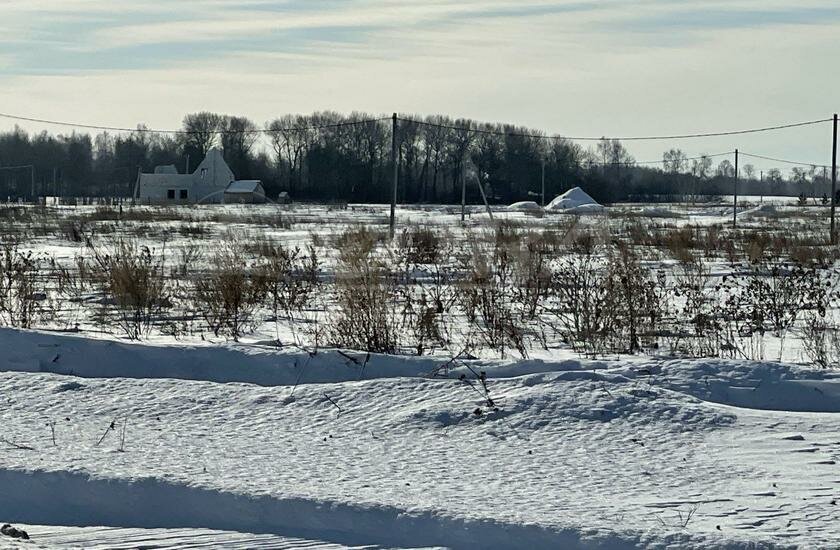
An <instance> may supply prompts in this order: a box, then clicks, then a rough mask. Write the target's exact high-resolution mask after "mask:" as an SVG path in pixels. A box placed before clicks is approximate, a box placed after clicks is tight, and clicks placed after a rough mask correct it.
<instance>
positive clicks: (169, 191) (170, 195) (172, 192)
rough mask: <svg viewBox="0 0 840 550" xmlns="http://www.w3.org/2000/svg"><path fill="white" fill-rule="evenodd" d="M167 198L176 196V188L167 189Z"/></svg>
mask: <svg viewBox="0 0 840 550" xmlns="http://www.w3.org/2000/svg"><path fill="white" fill-rule="evenodd" d="M166 198H167V199H174V198H175V190H174V189H167V190H166Z"/></svg>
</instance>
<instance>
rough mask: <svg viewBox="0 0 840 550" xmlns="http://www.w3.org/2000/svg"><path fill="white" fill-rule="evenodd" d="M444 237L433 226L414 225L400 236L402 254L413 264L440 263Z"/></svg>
mask: <svg viewBox="0 0 840 550" xmlns="http://www.w3.org/2000/svg"><path fill="white" fill-rule="evenodd" d="M443 244H444V243H443V239H442V238H441V236H440V235H439V234H438V233H437V232H436V231H434V230H433V229H431V228H428V227H412V228H410V229H406V230H404V231H403V232H402V233H401V234H400V237H399V242H398V245H399V250H400V255H401V256H402V258H403V259H404V261H406V262H408V263H411V264H415V265H416V264H438V263H440V261H441V260H442V258H441V252H442V251H443V249H444V246H443Z"/></svg>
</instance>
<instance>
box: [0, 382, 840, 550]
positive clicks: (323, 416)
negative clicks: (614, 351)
mask: <svg viewBox="0 0 840 550" xmlns="http://www.w3.org/2000/svg"><path fill="white" fill-rule="evenodd" d="M622 367H626V365H622ZM67 382H68V380H67V378H66V377H62V376H57V375H54V374H39V373H0V387H2V388H3V390H4V400H5V401H4V404H5V406H4V408H3V409H0V423H2V425H3V427H4V438H5V439H7V440H8V441H12V442H16V443H19V444H23V445H27V446H29V447H31V448H32V449H35V450H26V449H20V448H8V447H6V448H3V450H2V452H0V487H2V488H3V491H2V493H0V517H3V518H5V520H6V521H10V522H14V523H35V524H46V523H55V524H63V525H90V524H97V525H111V526H115V527H144V528H161V527H170V528H176V527H192V528H210V529H224V530H233V531H240V532H256V533H273V534H277V535H284V536H293V537H301V538H307V539H308V538H314V539H318V540H324V541H329V542H334V543H340V544H346V545H351V544H374V545H377V546H386V547H418V546H445V547H454V548H512V547H523V546H526V547H530V548H534V549H539V548H569V549H575V548H603V549H610V550H612V549H620V548H628V547H644V548H667V547H670V548H686V547H694V548H699V547H715V548H750V547H755V545H756V544H757V545H758V546H759V547H771V545H770V544H767V542H768V540H771V539H770V536H771V534H772V529H773V528H775V527H777V526H778V525H779V524H784V523H786V522H787V520H788V519H789V518H797V519H798V518H803V517H804V515H803V514H807V513H809V511H810V509H811V507H813V506H814V505H815V504H814V502H810V501H809V502H806V501H804V500H803V499H802V498H801V497H802V496H803V495H804V494H806V493H804V492H802V491H797V490H789V489H787V488H786V495H785V498H784V499H777V498H771V497H767V496H765V497H758V496H756V495H755V493H758V492H759V491H760V490H763V489H764V488H765V485H767V486H769V480H771V479H772V480H774V481H778V482H779V484H780V485H785V481H786V480H787V479H789V478H787V477H784V476H782V475H781V474H780V472H782V471H786V472H793V470H792V469H790V470H787V469H784V470H783V469H782V467H781V466H780V464H782V461H783V460H785V459H786V457H782V456H779V455H778V454H767V455H763V454H761V455H759V456H760V457H761V456H766V458H767V461H766V462H762V463H761V464H757V465H754V466H753V465H751V464H750V463H749V462H747V461H744V459H743V456H741V455H739V454H737V453H735V452H733V451H737V450H738V449H739V446H738V445H733V444H732V442H731V441H730V438H736V440H738V441H739V442H740V443H741V444H742V445H743V444H745V441H747V439H748V437H754V436H755V437H759V438H760V439H761V440H764V439H767V435H765V434H763V433H759V430H758V429H757V428H755V427H749V426H747V427H743V426H739V418H738V416H736V414H735V412H734V411H732V410H723V409H721V407H719V406H716V405H710V404H708V403H705V402H703V401H700V400H697V399H695V398H693V397H690V396H687V395H685V394H683V393H680V392H676V391H670V390H667V389H664V388H662V387H659V386H657V385H656V384H649V383H648V382H646V381H642V380H640V379H634V378H632V377H631V376H627V375H625V374H621V373H620V372H614V373H610V372H604V371H594V372H593V371H565V372H555V373H542V374H532V375H527V376H522V377H518V378H513V379H503V380H493V381H491V382H490V383H489V389H490V391H491V395H493V399H494V400H495V406H494V407H492V408H491V407H488V406H487V405H486V402H485V401H484V399H483V397H481V395H479V393H477V392H476V389H475V388H476V385H475V379H474V378H472V384H471V383H469V382H464V381H461V380H459V379H458V378H457V377H453V378H449V379H437V380H429V379H421V378H392V379H380V380H369V381H362V382H345V383H338V384H328V385H306V386H299V387H297V388H296V390H295V391H294V398H293V399H292V398H290V394H291V393H292V389H291V388H265V387H258V386H253V385H245V384H215V383H208V382H197V381H183V380H167V379H159V380H155V379H147V380H129V379H119V378H117V379H87V380H82V381H80V382H77V383H75V384H74V385H73V386H72V387H69V386H68V383H67ZM476 408H481V409H483V412H482V413H481V414H475V412H474V411H475V410H476ZM496 409H498V410H496ZM46 419H53V420H56V421H57V425H56V426H55V432H56V444H52V441H51V436H50V431H49V429H47V428H45V426H44V423H45V421H46ZM125 419H127V421H128V424H127V435H126V438H125V446H124V449H123V451H124V452H120V451H119V450H118V449H119V448H120V447H121V442H120V441H121V440H120V435H119V434H120V430H121V429H122V426H123V423H124V422H125ZM770 420H772V423H773V424H778V420H777V419H770ZM759 421H763V420H762V418H761V417H759ZM112 422H115V425H116V428H117V429H116V430H115V431H114V432H112V433H110V434H108V433H106V432H105V429H106V427H107V426H109V424H110V423H112ZM767 424H768V425H770V424H771V422H770V421H768V422H767ZM761 426H763V424H762V425H761ZM834 428H836V423H826V424H825V429H827V430H832V429H834ZM773 429H775V430H776V431H777V432H778V433H779V435H780V437H779V438H777V439H778V440H780V441H783V440H781V435H782V434H784V435H788V434H790V433H791V432H798V431H800V430H801V427H799V426H784V427H777V428H773ZM103 433H105V434H106V436H105V437H104V439H103ZM807 436H808V437H809V438H810V437H812V436H811V434H810V433H809V434H807ZM100 439H103V440H102V443H101V444H99V443H97V442H98V441H99V440H100ZM782 444H783V445H787V446H788V447H790V448H791V449H797V448H799V447H800V446H801V445H802V443H801V442H798V441H787V442H784V441H783V442H782ZM825 451H826V452H830V451H831V449H828V448H826V449H825ZM787 458H789V459H795V460H815V459H816V458H818V457H817V456H815V455H813V454H812V455H805V454H802V453H798V454H797V453H789V455H788V457H787ZM785 468H787V466H785ZM759 472H760V473H761V475H759ZM832 472H833V471H832V470H831V469H830V468H829V467H827V466H824V467H821V468H817V467H814V468H811V470H810V471H808V472H806V473H804V474H803V473H800V472H797V476H800V479H801V483H802V484H803V486H805V487H809V488H810V487H819V486H822V484H824V483H826V482H825V481H823V480H822V479H821V476H822V475H824V474H829V475H830V474H831V473H832ZM802 475H804V476H805V477H804V478H802V477H801V476H802ZM777 501H778V502H779V503H780V504H784V505H785V506H786V508H785V516H784V517H781V516H780V517H775V516H774V517H772V518H769V519H766V520H765V523H758V524H756V522H757V521H758V520H759V519H760V518H762V517H763V516H762V514H761V512H762V509H763V508H766V507H767V506H769V505H770V504H771V503H775V502H777ZM695 505H699V506H700V509H699V510H698V511H697V513H696V514H695V517H694V519H693V521H692V525H691V526H690V527H689V528H685V527H683V526H682V525H681V524H680V523H678V521H679V518H678V516H679V514H678V512H679V513H682V514H685V513H687V512H688V511H689V510H690V509H691V508H692V507H693V506H695ZM826 505H827V503H826ZM787 506H790V507H789V508H787ZM733 510H736V511H735V512H733ZM829 516H830V514H824V515H822V516H819V518H818V519H811V520H809V521H807V522H802V523H800V522H796V525H795V527H794V529H792V530H788V531H787V532H786V533H785V535H786V536H787V537H788V538H785V539H784V541H785V542H787V543H790V542H791V541H795V542H803V543H806V542H810V543H812V545H813V546H823V547H825V546H832V544H831V542H832V541H835V542H836V541H837V538H836V534H835V529H834V522H833V521H832V519H831V517H829ZM617 518H621V520H618V519H617ZM715 525H722V526H723V527H722V530H717V529H715ZM750 525H752V527H750ZM792 537H793V538H792ZM36 543H37V541H36ZM820 543H822V544H820ZM751 545H752V546H751Z"/></svg>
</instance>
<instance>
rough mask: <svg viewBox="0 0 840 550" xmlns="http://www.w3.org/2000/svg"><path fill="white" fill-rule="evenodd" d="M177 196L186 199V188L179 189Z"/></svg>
mask: <svg viewBox="0 0 840 550" xmlns="http://www.w3.org/2000/svg"><path fill="white" fill-rule="evenodd" d="M179 197H180V198H182V199H186V198H187V190H186V189H181V193H180V195H179Z"/></svg>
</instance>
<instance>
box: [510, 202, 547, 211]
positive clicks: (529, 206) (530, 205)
mask: <svg viewBox="0 0 840 550" xmlns="http://www.w3.org/2000/svg"><path fill="white" fill-rule="evenodd" d="M507 209H508V210H512V211H515V212H534V211H539V210H542V207H541V206H540V205H539V204H537V203H536V202H534V201H520V202H515V203H513V204H511V205H510V206H508V207H507Z"/></svg>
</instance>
